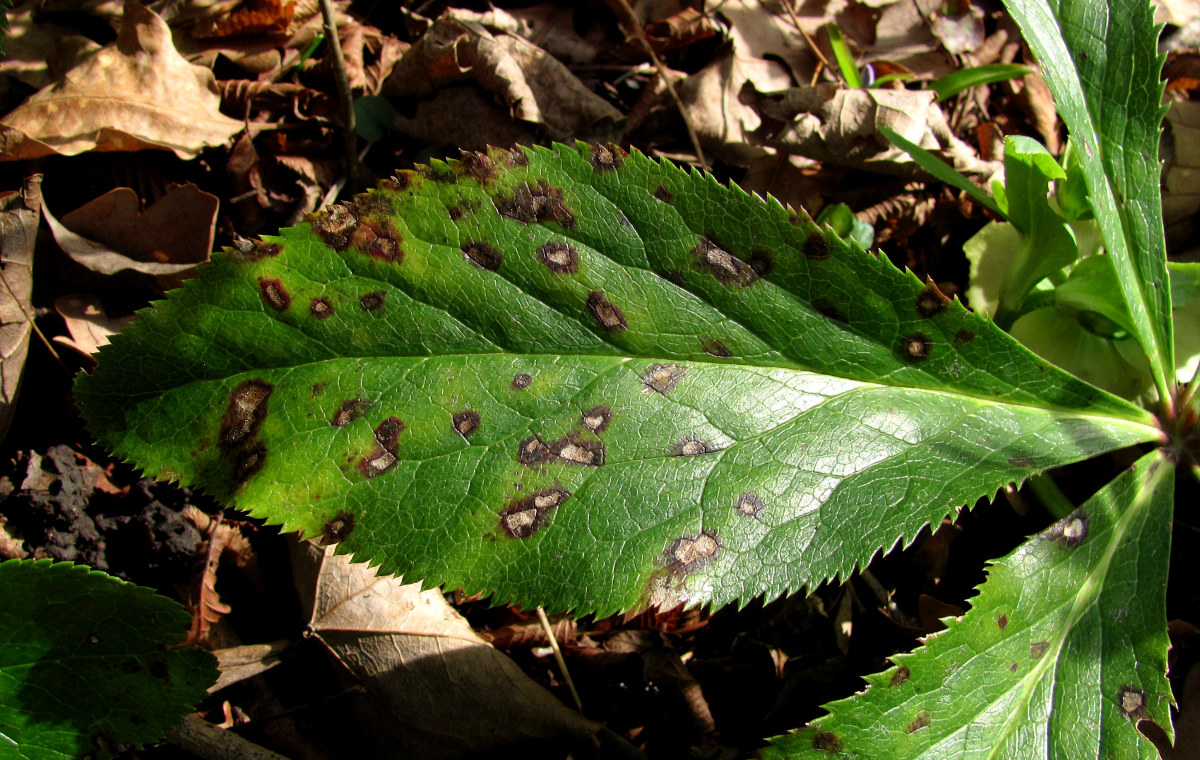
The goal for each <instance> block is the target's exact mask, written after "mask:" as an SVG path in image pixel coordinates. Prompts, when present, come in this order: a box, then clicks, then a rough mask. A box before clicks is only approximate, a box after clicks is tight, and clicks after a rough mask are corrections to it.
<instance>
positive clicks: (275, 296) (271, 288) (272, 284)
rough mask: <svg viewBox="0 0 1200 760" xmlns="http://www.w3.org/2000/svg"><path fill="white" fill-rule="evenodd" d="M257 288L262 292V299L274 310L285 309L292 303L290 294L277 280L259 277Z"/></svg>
mask: <svg viewBox="0 0 1200 760" xmlns="http://www.w3.org/2000/svg"><path fill="white" fill-rule="evenodd" d="M258 289H259V290H260V291H261V292H262V298H263V301H265V302H266V304H267V306H270V307H271V308H272V309H274V310H275V311H287V308H288V307H289V306H291V305H292V296H291V294H289V293H288V292H287V288H285V287H284V286H283V283H282V282H280V281H279V280H275V279H270V278H267V277H259V278H258Z"/></svg>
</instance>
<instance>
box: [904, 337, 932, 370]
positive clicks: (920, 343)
mask: <svg viewBox="0 0 1200 760" xmlns="http://www.w3.org/2000/svg"><path fill="white" fill-rule="evenodd" d="M932 350H933V341H931V340H930V339H929V337H928V336H927V335H925V333H912V334H911V335H905V336H904V337H903V338H901V339H900V344H899V353H900V358H901V359H903V360H904V361H906V362H909V363H911V364H916V363H917V362H923V361H925V360H926V359H928V358H929V353H930V351H932Z"/></svg>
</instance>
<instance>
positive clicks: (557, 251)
mask: <svg viewBox="0 0 1200 760" xmlns="http://www.w3.org/2000/svg"><path fill="white" fill-rule="evenodd" d="M537 255H538V261H540V262H542V264H543V265H544V266H545V267H546V268H547V269H549V270H550V271H551V272H554V273H555V274H575V273H576V272H578V271H579V251H577V250H576V249H575V247H574V246H572V245H570V244H568V243H557V242H554V243H546V244H545V245H543V246H542V247H540V248H538V251H537Z"/></svg>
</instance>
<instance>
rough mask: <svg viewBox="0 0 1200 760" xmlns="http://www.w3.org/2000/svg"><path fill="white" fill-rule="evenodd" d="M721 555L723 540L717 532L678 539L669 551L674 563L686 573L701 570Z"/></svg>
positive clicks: (705, 532)
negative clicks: (718, 536)
mask: <svg viewBox="0 0 1200 760" xmlns="http://www.w3.org/2000/svg"><path fill="white" fill-rule="evenodd" d="M720 553H721V540H720V539H719V538H717V534H716V532H715V531H711V530H706V531H703V532H701V533H699V534H697V535H695V536H683V537H682V538H677V539H675V541H674V542H673V543H672V544H671V546H670V548H668V549H667V554H668V556H669V557H670V558H671V561H672V562H673V563H676V564H677V566H678V567H679V569H681V570H683V571H684V572H689V573H690V572H693V571H695V570H699V569H700V568H702V567H704V566H705V565H708V564H709V563H711V562H712V561H713V560H714V559H716V557H717V555H718V554H720Z"/></svg>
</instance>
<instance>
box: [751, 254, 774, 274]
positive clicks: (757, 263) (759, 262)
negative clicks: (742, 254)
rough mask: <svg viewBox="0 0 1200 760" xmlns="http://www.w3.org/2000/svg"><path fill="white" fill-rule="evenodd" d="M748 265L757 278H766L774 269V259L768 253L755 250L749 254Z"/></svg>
mask: <svg viewBox="0 0 1200 760" xmlns="http://www.w3.org/2000/svg"><path fill="white" fill-rule="evenodd" d="M749 264H750V268H751V269H753V270H754V272H755V273H756V274H757V275H758V276H759V277H766V276H767V275H769V274H770V273H771V270H772V269H774V268H775V257H774V256H772V255H771V252H770V251H764V250H763V249H761V248H756V249H754V250H753V251H751V252H750V260H749Z"/></svg>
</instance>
